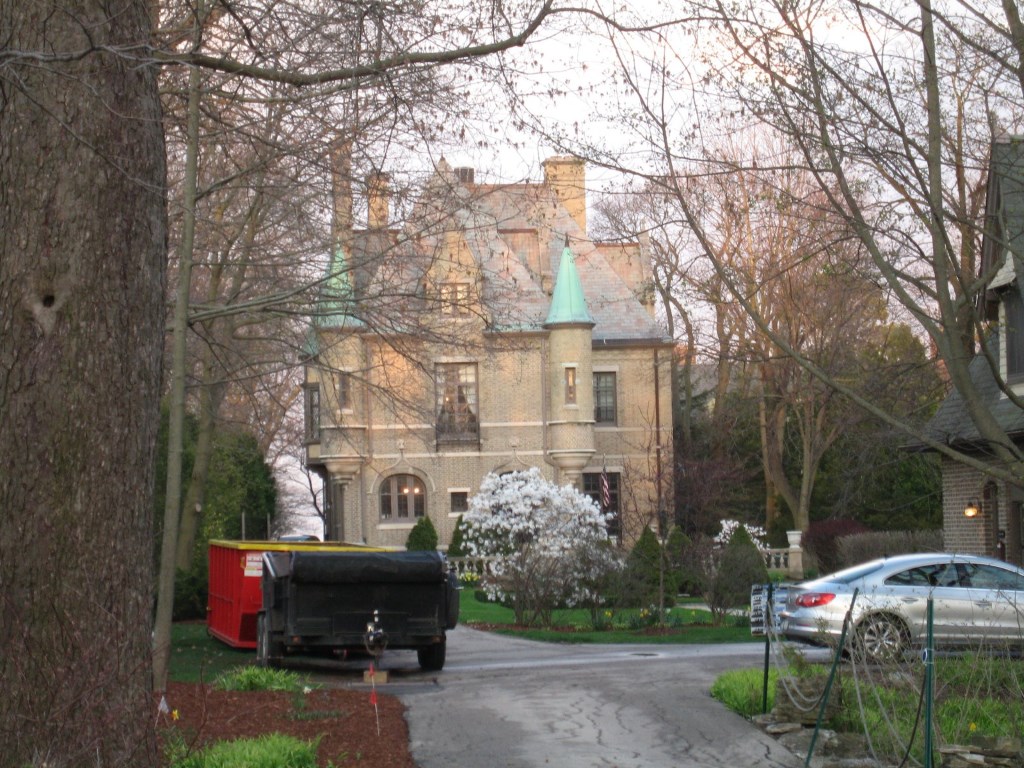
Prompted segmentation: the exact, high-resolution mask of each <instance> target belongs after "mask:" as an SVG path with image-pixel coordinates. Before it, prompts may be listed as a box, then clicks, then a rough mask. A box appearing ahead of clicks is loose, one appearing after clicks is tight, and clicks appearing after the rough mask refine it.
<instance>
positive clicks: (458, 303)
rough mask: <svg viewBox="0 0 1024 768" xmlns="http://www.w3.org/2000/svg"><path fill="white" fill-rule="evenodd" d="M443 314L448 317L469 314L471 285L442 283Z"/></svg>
mask: <svg viewBox="0 0 1024 768" xmlns="http://www.w3.org/2000/svg"><path fill="white" fill-rule="evenodd" d="M440 295H441V312H442V313H443V314H446V315H456V316H459V315H468V314H469V285H468V284H466V283H441V286H440Z"/></svg>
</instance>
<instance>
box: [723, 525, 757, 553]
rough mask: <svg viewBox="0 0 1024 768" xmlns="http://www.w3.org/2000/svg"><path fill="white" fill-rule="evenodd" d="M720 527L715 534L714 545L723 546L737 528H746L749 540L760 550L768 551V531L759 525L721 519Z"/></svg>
mask: <svg viewBox="0 0 1024 768" xmlns="http://www.w3.org/2000/svg"><path fill="white" fill-rule="evenodd" d="M721 525H722V529H721V530H720V531H719V532H718V535H717V536H715V546H716V547H719V548H721V547H724V546H725V545H726V544H728V543H729V542H730V541H731V540H732V535H733V534H734V533H735V532H736V529H737V528H746V529H747V533H748V534H749V536H750V539H751V541H753V542H754V544H755V545H756V546H757V548H758V549H759V550H760V551H762V552H767V551H768V533H767V531H765V529H764V528H762V527H761V526H759V525H749V524H747V523H741V522H739V521H737V520H722V523H721Z"/></svg>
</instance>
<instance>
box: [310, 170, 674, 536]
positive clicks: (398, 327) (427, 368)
mask: <svg viewBox="0 0 1024 768" xmlns="http://www.w3.org/2000/svg"><path fill="white" fill-rule="evenodd" d="M544 176H545V177H544V181H543V182H541V183H528V184H514V185H485V184H477V183H475V180H474V179H475V174H474V171H473V169H470V168H455V169H452V168H451V167H450V166H448V164H447V163H446V162H445V161H444V160H442V161H441V162H440V163H439V164H438V167H437V169H436V173H435V174H434V176H433V178H432V179H431V180H430V182H429V183H428V184H427V185H426V190H425V192H424V193H423V195H422V196H421V198H420V199H419V200H418V202H417V204H416V205H415V207H414V209H413V212H412V214H411V215H410V216H409V217H408V220H407V222H406V224H405V225H404V227H403V228H402V230H401V231H398V230H391V229H389V228H388V221H387V220H388V216H389V202H388V189H387V183H386V178H385V177H383V176H378V177H375V181H374V182H373V183H371V184H370V187H369V193H368V196H369V199H368V201H367V208H368V211H369V216H368V227H367V229H365V230H359V231H353V230H352V229H351V226H350V225H348V224H346V222H350V221H351V220H352V219H351V207H352V204H351V195H350V193H348V192H347V191H346V190H343V191H342V192H341V193H340V194H339V193H338V191H337V190H336V197H337V198H338V199H337V200H336V202H335V209H336V213H335V217H336V218H335V232H336V235H335V238H336V240H337V247H336V249H335V252H334V254H333V257H332V260H331V265H330V267H329V269H328V273H327V276H326V277H325V282H324V286H325V290H324V291H323V294H322V300H321V305H320V308H319V311H318V313H317V316H316V318H315V320H314V324H313V331H314V333H313V339H312V343H311V345H310V349H309V350H308V351H309V354H310V357H309V358H308V360H307V364H306V414H307V422H306V423H307V450H306V464H307V466H308V467H309V468H310V469H312V470H314V471H316V472H318V473H319V474H320V475H321V477H322V478H323V479H324V483H325V493H324V497H325V507H326V510H325V512H326V517H327V535H328V537H329V538H332V539H339V540H348V541H365V542H367V543H369V544H374V545H384V546H403V545H404V544H405V541H406V538H407V536H408V533H409V530H410V529H411V528H412V526H413V525H414V524H415V522H416V520H417V519H418V518H420V517H423V516H428V517H429V518H430V519H431V520H432V521H433V523H434V526H435V527H436V528H437V531H438V535H439V538H440V541H441V542H442V545H445V544H446V543H447V542H448V541H449V540H450V537H451V534H452V531H453V530H454V526H455V521H456V519H457V518H458V516H459V514H461V513H462V512H464V511H465V510H466V508H467V504H468V500H469V498H470V497H471V496H472V495H473V494H474V493H475V492H476V491H477V489H478V488H479V486H480V482H481V481H482V479H483V478H484V476H485V475H486V474H487V473H489V472H498V473H501V472H506V471H511V470H516V469H524V468H527V467H530V466H537V467H539V468H540V469H541V470H542V472H543V474H544V475H545V476H546V477H547V478H549V479H551V480H554V481H555V482H557V483H558V484H560V485H561V484H565V483H573V484H575V485H576V486H577V487H579V488H580V489H581V490H583V491H584V492H586V493H588V494H590V495H591V496H592V497H593V498H594V499H595V500H597V501H599V502H602V501H603V504H604V506H605V508H606V509H607V510H608V511H610V512H612V513H615V515H616V522H615V523H614V524H613V525H612V532H613V533H615V534H620V533H621V535H622V538H624V539H625V540H626V541H631V540H632V539H633V538H634V537H635V536H636V535H638V534H639V531H640V530H641V529H642V526H643V525H644V524H645V523H647V522H652V523H653V522H656V520H657V515H658V511H659V509H660V510H662V511H667V510H671V508H672V500H671V495H672V487H671V476H672V471H671V469H672V452H671V445H672V392H671V364H672V362H671V361H672V343H671V341H670V340H669V339H667V338H666V336H665V331H664V330H663V329H662V328H661V326H660V325H659V324H658V323H657V322H656V321H655V319H654V311H653V302H652V299H651V291H650V281H649V279H648V276H649V266H648V265H647V263H646V262H645V258H644V257H645V256H646V254H645V253H644V252H643V251H642V249H641V248H640V246H639V245H638V244H635V243H634V244H626V245H623V244H602V243H595V242H593V241H592V240H591V239H590V238H589V237H588V235H587V226H586V196H585V192H584V189H585V169H584V164H583V162H582V161H581V160H578V159H576V158H566V157H555V158H551V159H550V160H548V161H546V162H545V163H544ZM381 297H389V298H387V299H386V303H387V305H388V312H387V317H386V320H387V324H386V327H385V323H384V322H383V321H384V317H383V316H382V313H381V312H380V308H381V303H382V301H381ZM372 312H375V313H376V314H375V316H374V317H370V313H372ZM603 478H607V484H606V485H605V484H603V483H602V479H603Z"/></svg>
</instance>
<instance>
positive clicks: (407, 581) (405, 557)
mask: <svg viewBox="0 0 1024 768" xmlns="http://www.w3.org/2000/svg"><path fill="white" fill-rule="evenodd" d="M458 618H459V596H458V591H457V581H456V577H455V574H454V573H451V572H449V569H448V562H447V560H446V559H445V557H444V555H442V554H441V553H440V552H300V551H294V552H266V553H265V554H264V555H263V609H262V610H261V611H260V613H259V615H258V617H257V631H256V634H257V642H256V659H257V662H258V663H259V664H261V665H273V664H276V663H277V662H279V661H280V660H281V659H283V658H285V657H286V656H288V655H292V654H326V655H345V654H347V653H349V652H353V651H355V652H364V653H370V654H373V655H379V654H380V653H381V652H383V651H384V650H385V649H386V648H394V649H400V648H405V649H412V648H415V649H416V653H417V656H418V657H419V663H420V667H422V668H423V669H425V670H439V669H441V668H442V667H444V661H445V653H446V641H445V633H446V631H447V630H449V629H453V628H454V627H455V625H456V623H457V622H458Z"/></svg>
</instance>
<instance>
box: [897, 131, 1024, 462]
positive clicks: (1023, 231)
mask: <svg viewBox="0 0 1024 768" xmlns="http://www.w3.org/2000/svg"><path fill="white" fill-rule="evenodd" d="M985 215H986V227H985V234H984V237H983V241H982V258H981V265H980V270H981V272H982V274H984V273H987V272H989V271H991V270H993V269H994V270H995V279H993V280H992V282H991V283H990V284H989V290H988V291H987V293H986V296H985V297H984V299H985V301H986V302H987V303H988V305H989V313H988V317H989V319H997V318H998V312H997V310H998V302H999V300H1000V296H1001V295H1003V294H1004V293H1005V292H1006V291H1021V289H1022V283H1024V280H1021V276H1022V275H1024V267H1022V264H1024V137H1021V136H1005V137H1002V138H999V139H997V140H996V141H994V142H993V144H992V153H991V159H990V163H989V180H988V190H987V198H986V204H985ZM1007 257H1009V258H1007ZM1000 344H1001V339H1000V335H999V329H998V326H997V327H996V329H995V330H994V331H993V333H992V335H991V337H990V338H989V340H988V345H989V348H990V349H991V353H992V355H993V356H994V358H995V359H996V360H999V359H1000ZM968 370H969V372H970V376H971V380H972V381H973V382H974V384H975V386H976V387H977V389H978V393H979V397H980V399H981V400H982V402H983V404H984V405H985V407H986V408H987V409H988V410H989V411H990V412H991V413H992V415H993V416H995V418H996V420H997V421H998V423H999V425H1000V426H1001V427H1002V428H1003V429H1004V430H1005V431H1006V432H1007V434H1008V435H1010V436H1011V437H1013V438H1015V439H1016V438H1021V437H1024V409H1021V408H1019V407H1018V406H1017V405H1015V404H1014V403H1013V402H1011V401H1010V399H1009V398H1007V397H1006V396H1005V395H1004V394H1003V393H1002V392H1001V391H1000V389H999V385H998V383H997V382H996V378H995V376H994V374H993V372H992V366H991V365H990V364H989V362H988V360H987V359H986V358H985V357H984V356H982V355H978V356H976V357H975V358H974V360H972V361H971V364H970V367H969V369H968ZM925 432H926V433H927V434H928V435H929V436H930V437H933V438H934V439H936V440H939V441H941V442H945V443H948V444H958V445H961V446H965V445H971V444H974V443H978V442H981V441H980V437H979V435H978V430H977V428H976V427H975V426H974V423H973V421H972V420H971V417H970V415H969V414H968V412H967V407H966V405H965V403H964V400H963V397H962V396H961V395H960V393H959V392H957V391H956V390H953V391H952V392H950V394H949V395H948V396H947V397H946V399H945V400H944V401H943V403H942V404H941V405H940V406H939V408H938V410H937V411H936V412H935V415H934V416H933V417H932V418H931V420H930V421H929V422H928V424H927V425H926V426H925ZM917 447H921V446H917Z"/></svg>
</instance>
